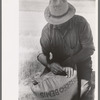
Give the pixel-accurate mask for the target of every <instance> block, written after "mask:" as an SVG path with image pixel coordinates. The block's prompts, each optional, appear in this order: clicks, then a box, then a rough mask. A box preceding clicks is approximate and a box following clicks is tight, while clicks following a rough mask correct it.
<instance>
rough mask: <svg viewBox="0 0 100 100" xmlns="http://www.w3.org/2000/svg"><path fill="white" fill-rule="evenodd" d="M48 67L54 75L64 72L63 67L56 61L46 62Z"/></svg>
mask: <svg viewBox="0 0 100 100" xmlns="http://www.w3.org/2000/svg"><path fill="white" fill-rule="evenodd" d="M48 68H50V70H51V71H52V72H53V73H54V74H56V75H60V74H61V73H63V72H64V71H63V68H62V67H61V66H60V65H59V64H57V63H51V64H48Z"/></svg>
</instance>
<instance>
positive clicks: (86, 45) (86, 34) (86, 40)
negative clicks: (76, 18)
mask: <svg viewBox="0 0 100 100" xmlns="http://www.w3.org/2000/svg"><path fill="white" fill-rule="evenodd" d="M79 40H80V44H81V46H82V49H81V50H80V52H79V53H77V54H75V55H74V56H73V57H72V60H73V62H74V63H80V62H82V61H84V60H86V59H87V58H88V57H90V56H91V55H92V54H93V53H94V50H95V48H94V44H93V36H92V32H91V28H90V25H89V24H88V22H87V21H86V20H85V19H84V21H83V22H81V24H80V26H79Z"/></svg>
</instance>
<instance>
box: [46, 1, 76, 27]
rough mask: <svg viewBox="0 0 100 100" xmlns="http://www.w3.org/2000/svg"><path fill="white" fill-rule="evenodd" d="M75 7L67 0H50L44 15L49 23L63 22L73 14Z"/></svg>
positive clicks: (57, 23)
mask: <svg viewBox="0 0 100 100" xmlns="http://www.w3.org/2000/svg"><path fill="white" fill-rule="evenodd" d="M75 12H76V10H75V8H74V7H73V6H72V5H71V4H69V3H68V2H67V0H50V2H49V6H48V7H47V8H46V10H45V12H44V15H45V18H46V20H47V22H49V23H50V24H53V25H59V24H63V23H65V22H66V21H68V20H69V19H70V18H72V17H73V16H74V15H75Z"/></svg>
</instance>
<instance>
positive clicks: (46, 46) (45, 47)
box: [40, 25, 50, 57]
mask: <svg viewBox="0 0 100 100" xmlns="http://www.w3.org/2000/svg"><path fill="white" fill-rule="evenodd" d="M40 44H41V48H42V52H43V54H44V55H45V56H47V57H49V53H50V36H49V29H48V27H47V25H46V26H45V27H44V28H43V30H42V35H41V38H40Z"/></svg>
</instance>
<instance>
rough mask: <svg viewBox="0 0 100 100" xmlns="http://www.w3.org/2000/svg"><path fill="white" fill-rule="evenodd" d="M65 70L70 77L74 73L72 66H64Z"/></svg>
mask: <svg viewBox="0 0 100 100" xmlns="http://www.w3.org/2000/svg"><path fill="white" fill-rule="evenodd" d="M63 70H64V71H65V72H66V75H67V77H68V78H70V77H72V76H73V75H74V69H73V68H71V67H66V68H63Z"/></svg>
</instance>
